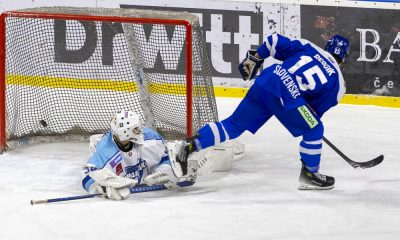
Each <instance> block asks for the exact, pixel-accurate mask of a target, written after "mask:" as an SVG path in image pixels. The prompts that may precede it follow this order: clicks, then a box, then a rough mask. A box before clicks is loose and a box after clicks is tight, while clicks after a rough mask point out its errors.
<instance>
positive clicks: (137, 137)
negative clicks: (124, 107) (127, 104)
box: [110, 111, 144, 144]
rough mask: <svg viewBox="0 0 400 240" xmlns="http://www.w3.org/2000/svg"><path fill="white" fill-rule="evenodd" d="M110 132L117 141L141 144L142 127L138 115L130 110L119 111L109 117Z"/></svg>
mask: <svg viewBox="0 0 400 240" xmlns="http://www.w3.org/2000/svg"><path fill="white" fill-rule="evenodd" d="M110 125H111V133H112V135H113V136H115V137H116V138H117V139H118V140H119V141H121V142H122V141H127V140H129V141H130V142H133V143H136V144H143V142H144V138H143V127H142V123H141V121H140V118H139V115H138V114H136V113H135V112H132V111H121V112H119V113H117V114H115V115H114V117H113V118H112V119H111V124H110Z"/></svg>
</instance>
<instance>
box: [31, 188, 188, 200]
mask: <svg viewBox="0 0 400 240" xmlns="http://www.w3.org/2000/svg"><path fill="white" fill-rule="evenodd" d="M192 185H193V184H192ZM164 189H167V187H166V186H165V185H153V186H146V185H139V186H134V187H133V188H131V189H130V191H131V193H142V192H152V191H159V190H164ZM103 195H104V194H102V193H95V194H84V195H78V196H71V197H62V198H50V199H43V200H31V205H35V204H44V203H54V202H65V201H72V200H79V199H86V198H94V197H100V196H103Z"/></svg>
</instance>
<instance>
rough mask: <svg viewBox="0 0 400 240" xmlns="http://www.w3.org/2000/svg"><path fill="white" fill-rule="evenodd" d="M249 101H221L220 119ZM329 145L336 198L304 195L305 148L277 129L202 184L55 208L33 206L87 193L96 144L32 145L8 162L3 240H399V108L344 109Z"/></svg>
mask: <svg viewBox="0 0 400 240" xmlns="http://www.w3.org/2000/svg"><path fill="white" fill-rule="evenodd" d="M239 101H240V99H228V98H219V99H218V109H219V113H220V117H221V119H222V118H224V117H226V116H228V115H229V114H230V113H231V112H232V111H233V110H234V108H235V107H236V105H237V104H238V103H239ZM323 120H324V123H325V133H326V135H325V136H326V137H327V138H328V139H330V140H331V141H332V142H333V143H334V144H336V145H337V146H338V147H339V148H340V149H341V150H342V151H343V152H344V153H346V154H347V155H348V156H350V157H351V158H353V159H354V160H356V161H365V160H369V159H372V158H374V157H376V156H378V155H379V154H384V155H385V160H384V162H383V163H382V164H381V165H379V166H376V167H374V168H371V169H353V168H352V167H350V165H348V164H347V163H346V162H345V161H344V160H343V159H341V158H340V157H339V156H338V155H337V154H336V153H335V152H333V151H332V150H331V149H330V148H329V147H328V146H325V147H324V150H323V160H322V165H321V172H322V173H325V174H328V175H332V176H334V177H335V178H336V187H335V189H333V190H330V191H299V190H297V186H298V175H299V171H300V162H299V160H298V158H299V156H298V143H299V141H300V138H296V139H294V138H292V137H291V136H290V135H289V133H288V132H287V131H286V130H285V129H284V128H283V127H282V126H281V125H280V124H279V123H278V122H277V120H276V119H272V120H271V121H269V122H268V123H267V124H266V125H264V127H263V128H262V129H260V130H259V132H258V133H257V134H256V135H252V134H250V133H245V134H243V135H242V136H241V137H240V138H239V140H240V141H241V142H243V143H246V154H245V158H244V159H243V160H241V161H239V162H236V163H234V167H233V170H232V171H231V172H229V173H212V174H209V175H205V176H202V177H200V178H199V179H198V181H197V183H196V184H195V185H194V186H192V187H188V188H181V189H178V190H172V191H158V192H151V193H141V194H132V195H131V197H130V198H129V199H127V200H125V201H118V202H117V201H111V200H106V199H101V198H93V199H85V200H78V201H70V202H63V203H53V204H46V205H34V206H31V205H30V200H31V199H45V198H55V197H66V196H71V195H80V194H85V192H84V191H83V190H82V188H81V186H80V168H81V166H82V164H83V163H84V162H85V161H86V159H87V158H88V156H89V152H88V144H84V143H62V144H61V143H53V144H40V145H35V146H34V145H31V146H24V147H22V148H20V149H18V150H16V151H13V152H7V153H5V154H3V155H1V156H0V229H1V230H0V240H14V239H18V240H19V239H21V240H22V239H24V240H64V239H65V240H80V239H87V240H102V239H104V240H106V239H107V240H110V239H112V240H124V239H127V240H128V239H129V240H136V239H138V240H139V239H140V240H145V239H146V240H147V239H157V240H158V239H160V240H161V239H166V240H178V239H190V240H196V239H199V240H206V239H207V240H208V239H213V240H223V239H226V240H232V239H240V240H253V239H273V240H278V239H285V240H286V239H307V240H314V239H315V240H316V239H318V240H328V239H335V240H336V239H337V240H339V239H340V240H342V239H349V240H350V239H351V240H368V239H371V240H372V239H374V240H375V239H381V240H384V239H385V240H386V239H389V240H392V239H400V148H399V144H400V109H391V108H381V107H373V106H352V105H339V106H338V107H336V108H334V109H332V110H331V111H330V112H329V113H327V114H326V115H325V116H324V118H323Z"/></svg>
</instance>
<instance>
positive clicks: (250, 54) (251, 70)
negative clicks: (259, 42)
mask: <svg viewBox="0 0 400 240" xmlns="http://www.w3.org/2000/svg"><path fill="white" fill-rule="evenodd" d="M256 53H257V50H254V49H250V50H249V51H247V54H246V58H245V59H243V60H242V61H241V62H240V63H239V72H240V75H242V78H243V80H245V81H246V80H251V79H253V78H254V76H255V75H256V74H257V72H258V69H259V68H260V67H261V64H263V62H264V59H259V58H257V57H256V56H255V55H256Z"/></svg>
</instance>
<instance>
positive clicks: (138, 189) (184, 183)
mask: <svg viewBox="0 0 400 240" xmlns="http://www.w3.org/2000/svg"><path fill="white" fill-rule="evenodd" d="M197 168H198V163H197V161H196V160H193V161H189V169H188V174H186V175H184V176H182V177H180V178H179V179H180V180H179V181H178V182H177V183H176V185H177V186H178V187H188V186H192V185H193V184H194V183H195V182H196V178H197ZM164 189H168V187H166V186H165V185H164V184H161V185H153V186H147V185H138V186H134V187H132V188H130V192H131V194H132V193H143V192H152V191H159V190H164ZM103 195H104V194H102V193H96V194H84V195H78V196H71V197H62V198H51V199H43V200H31V205H35V204H44V203H54V202H65V201H72V200H79V199H86V198H94V197H98V196H103Z"/></svg>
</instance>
